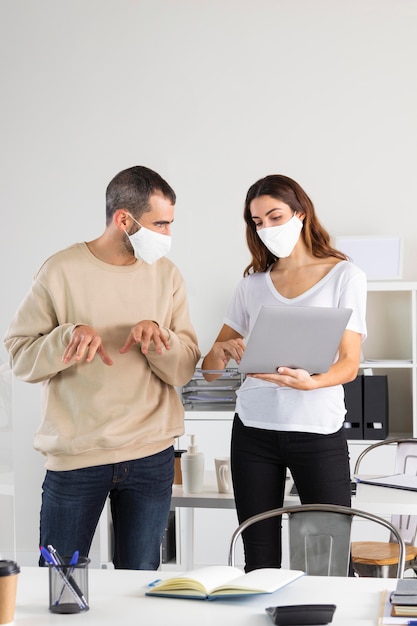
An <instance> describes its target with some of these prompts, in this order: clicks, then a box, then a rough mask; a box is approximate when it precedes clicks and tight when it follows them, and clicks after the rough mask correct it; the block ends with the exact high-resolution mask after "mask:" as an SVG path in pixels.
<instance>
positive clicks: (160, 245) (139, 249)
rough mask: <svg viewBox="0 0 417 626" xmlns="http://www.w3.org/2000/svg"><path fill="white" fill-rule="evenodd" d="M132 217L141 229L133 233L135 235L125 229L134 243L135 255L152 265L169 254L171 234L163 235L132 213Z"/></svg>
mask: <svg viewBox="0 0 417 626" xmlns="http://www.w3.org/2000/svg"><path fill="white" fill-rule="evenodd" d="M130 217H131V218H132V220H133V221H134V222H136V224H138V226H140V228H139V230H138V231H136V233H133V235H129V233H127V232H126V231H125V232H126V235H127V236H128V237H129V241H130V243H131V244H132V248H133V252H134V254H135V257H136V258H137V259H141V260H142V261H145V263H148V265H152V263H155V261H157V260H158V259H160V258H162V257H163V256H165V255H167V254H168V252H169V251H170V249H171V235H163V234H162V233H157V232H155V231H154V230H150V229H149V228H145V227H144V226H141V225H140V224H139V222H138V221H137V220H135V218H134V217H133V216H132V215H131V216H130Z"/></svg>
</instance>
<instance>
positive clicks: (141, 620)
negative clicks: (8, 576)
mask: <svg viewBox="0 0 417 626" xmlns="http://www.w3.org/2000/svg"><path fill="white" fill-rule="evenodd" d="M170 575H172V574H170V573H168V572H158V573H157V575H156V573H155V572H145V571H141V572H138V571H128V570H101V569H91V570H90V572H89V603H90V607H91V608H90V610H89V611H88V612H87V613H85V614H83V615H74V616H69V615H55V614H52V613H50V612H49V610H48V571H47V569H46V568H35V567H33V568H30V567H23V568H22V571H21V574H20V575H19V581H18V590H17V603H16V614H15V622H14V623H15V626H48V625H54V626H58V625H59V624H66V626H68V624H69V622H71V624H75V623H77V624H78V623H79V624H83V625H84V624H85V625H87V624H89V625H90V626H106V625H107V624H108V625H109V626H115V624H117V625H119V624H120V626H138V624H141V625H142V626H151V625H152V624H156V625H157V626H162V625H163V624H169V625H170V626H196V625H198V626H213V624H219V625H222V624H227V625H228V626H256V625H257V624H258V625H259V626H268V624H271V625H272V621H271V620H270V619H269V617H268V616H267V615H266V613H265V608H266V607H268V606H277V605H279V604H304V603H312V604H315V603H334V604H336V606H337V609H336V612H335V615H334V618H333V622H332V624H333V625H334V626H352V625H353V624H355V626H376V625H377V624H378V615H379V611H380V604H381V593H382V591H383V590H384V589H390V590H392V589H394V588H395V585H396V581H395V580H393V579H391V580H390V579H381V578H338V577H329V578H322V577H315V576H304V577H303V578H301V579H299V580H297V581H295V582H293V583H291V584H290V585H288V586H287V587H284V588H283V589H280V590H279V591H277V592H275V593H274V594H263V595H260V596H254V597H249V598H244V599H235V600H216V601H214V602H207V601H199V600H183V599H168V598H150V597H147V596H144V593H145V590H146V589H145V588H146V585H147V584H148V583H149V582H151V581H152V580H154V579H155V578H156V577H158V578H162V577H164V578H165V577H167V576H170Z"/></svg>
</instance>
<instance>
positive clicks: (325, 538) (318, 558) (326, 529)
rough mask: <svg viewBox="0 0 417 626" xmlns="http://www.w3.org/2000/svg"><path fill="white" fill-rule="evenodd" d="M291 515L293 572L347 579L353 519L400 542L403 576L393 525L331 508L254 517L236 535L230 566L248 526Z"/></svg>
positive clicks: (296, 508) (289, 510) (288, 510)
mask: <svg viewBox="0 0 417 626" xmlns="http://www.w3.org/2000/svg"><path fill="white" fill-rule="evenodd" d="M282 515H288V522H289V549H290V550H289V551H290V568H291V569H298V570H302V571H304V572H305V573H306V574H308V575H310V576H347V575H348V571H349V564H350V546H351V544H350V534H351V525H352V520H353V518H354V517H360V518H364V519H366V520H369V521H371V522H375V523H377V524H380V525H382V526H384V527H385V528H386V529H388V530H389V531H390V532H391V533H392V534H393V535H394V536H395V537H396V540H397V543H398V545H397V548H398V554H399V556H398V563H397V572H396V575H397V578H402V577H403V576H404V564H405V544H404V541H403V538H402V537H401V535H400V533H399V531H398V530H397V529H396V528H395V526H393V525H392V524H391V523H390V522H388V521H387V520H385V519H383V518H382V517H378V516H377V515H373V514H372V513H368V512H366V511H360V510H358V509H352V508H350V507H345V506H338V505H331V504H304V505H303V504H301V505H294V506H285V507H282V508H279V509H272V510H270V511H265V512H264V513H259V514H258V515H253V516H252V517H250V518H248V519H247V520H245V521H244V522H242V523H241V524H240V525H239V526H238V527H237V528H236V530H235V531H234V533H233V535H232V539H231V543H230V549H229V565H234V564H235V548H236V542H237V540H238V538H239V537H240V536H241V534H242V532H244V531H245V530H246V529H247V528H248V527H249V526H251V525H252V524H256V523H257V522H261V521H263V520H265V519H269V518H271V517H278V516H282Z"/></svg>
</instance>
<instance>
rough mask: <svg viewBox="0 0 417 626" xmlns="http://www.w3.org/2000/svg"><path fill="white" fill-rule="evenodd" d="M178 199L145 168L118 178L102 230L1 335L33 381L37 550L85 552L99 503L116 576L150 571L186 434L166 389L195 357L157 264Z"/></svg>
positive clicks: (54, 265) (37, 281)
mask: <svg viewBox="0 0 417 626" xmlns="http://www.w3.org/2000/svg"><path fill="white" fill-rule="evenodd" d="M175 201H176V198H175V193H174V191H173V190H172V189H171V187H170V186H169V185H168V183H167V182H166V181H165V180H163V178H161V176H160V175H159V174H157V173H156V172H154V171H152V170H150V169H148V168H146V167H141V166H136V167H132V168H130V169H127V170H124V171H122V172H120V173H119V174H117V175H116V176H115V177H114V178H113V180H112V181H111V182H110V183H109V185H108V187H107V192H106V228H105V230H104V232H103V234H102V235H101V236H100V237H98V238H97V239H95V240H93V241H89V242H83V243H78V244H75V245H73V246H71V247H69V248H67V249H65V250H62V251H60V252H58V253H57V254H55V255H53V256H52V257H50V258H49V259H47V260H46V261H45V263H44V264H43V265H42V267H41V268H40V270H39V271H38V273H37V274H36V276H35V278H34V282H33V285H32V289H31V291H30V292H29V294H28V295H27V296H26V298H25V299H24V301H23V302H22V304H21V305H20V307H19V309H18V311H17V313H16V316H15V318H14V319H13V321H12V323H11V325H10V327H9V329H8V331H7V334H6V337H5V345H6V348H7V349H8V351H9V353H10V360H11V365H12V368H13V371H14V373H15V375H16V376H17V377H19V378H21V379H22V380H25V381H27V382H32V383H36V382H42V385H43V403H42V404H43V413H42V422H41V424H40V427H39V429H38V430H37V432H36V434H35V439H34V446H35V448H36V449H37V450H39V451H40V452H41V453H42V454H43V455H45V458H46V463H45V467H46V476H45V480H44V483H43V486H42V489H43V491H42V506H41V514H40V545H42V546H47V545H49V544H52V545H53V546H54V547H55V548H56V549H57V550H58V552H60V553H61V554H73V552H74V551H75V550H79V552H80V554H83V555H87V554H88V552H89V549H90V546H91V541H92V538H93V535H94V531H95V529H96V526H97V523H98V520H99V517H100V513H101V511H102V509H103V506H104V504H105V501H106V498H107V496H108V494H110V503H111V510H112V517H113V526H114V546H115V547H114V557H113V562H114V565H115V567H116V568H124V569H156V568H157V567H158V565H159V555H160V543H161V539H162V536H163V532H164V528H165V525H166V521H167V519H168V514H169V508H170V499H171V488H172V482H173V475H174V450H173V442H174V438H175V437H178V436H179V435H181V434H182V433H183V431H184V429H183V408H182V404H181V401H180V399H179V397H178V394H177V392H176V390H175V386H181V385H183V384H185V383H186V382H187V381H188V380H189V379H190V378H191V377H192V375H193V373H194V369H195V366H196V363H197V361H198V359H199V358H200V351H199V349H198V345H197V339H196V335H195V332H194V329H193V326H192V324H191V322H190V317H189V311H188V304H187V297H186V292H185V286H184V282H183V279H182V277H181V275H180V273H179V271H178V269H177V268H176V267H175V266H174V264H173V263H172V262H171V261H169V260H168V259H167V258H165V256H164V255H165V254H166V253H167V252H168V250H169V246H170V228H171V224H172V222H173V219H174V205H175ZM40 564H41V565H43V564H44V562H43V558H42V557H41V558H40Z"/></svg>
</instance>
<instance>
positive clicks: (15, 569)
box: [0, 559, 20, 576]
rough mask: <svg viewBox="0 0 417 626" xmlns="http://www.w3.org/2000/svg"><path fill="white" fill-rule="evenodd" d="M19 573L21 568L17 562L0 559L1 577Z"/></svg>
mask: <svg viewBox="0 0 417 626" xmlns="http://www.w3.org/2000/svg"><path fill="white" fill-rule="evenodd" d="M19 572H20V567H19V566H18V564H17V563H16V561H6V560H4V559H0V576H12V575H13V574H18V573H19Z"/></svg>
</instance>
